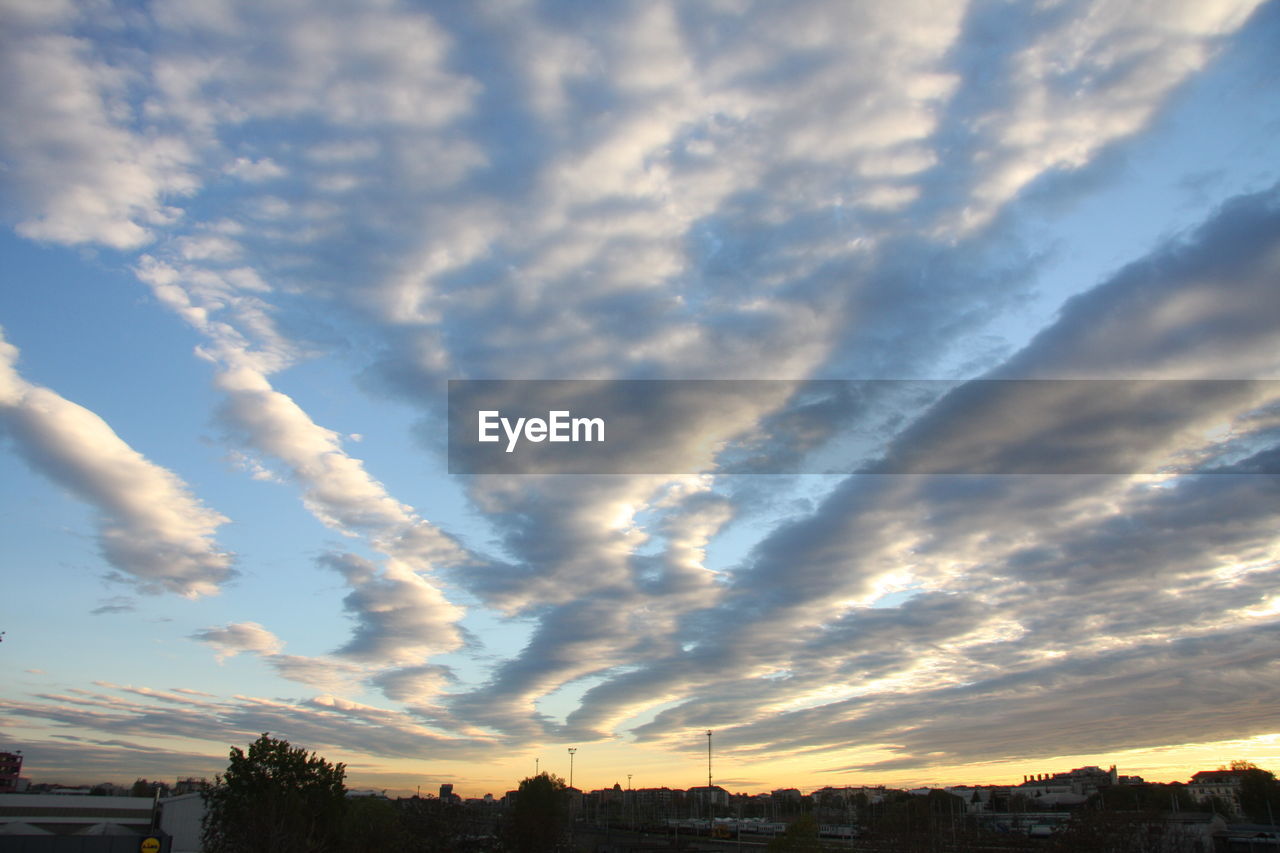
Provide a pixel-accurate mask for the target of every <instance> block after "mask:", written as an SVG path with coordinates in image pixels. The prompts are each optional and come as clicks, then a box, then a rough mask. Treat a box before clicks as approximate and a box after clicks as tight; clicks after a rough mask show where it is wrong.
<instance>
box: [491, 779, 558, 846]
mask: <svg viewBox="0 0 1280 853" xmlns="http://www.w3.org/2000/svg"><path fill="white" fill-rule="evenodd" d="M569 829H570V827H569V792H568V788H567V786H566V785H565V783H564V780H563V779H561V778H560V777H559V776H554V775H552V774H549V773H539V774H538V775H537V776H530V777H529V778H527V779H522V780H521V781H520V787H519V789H518V791H517V793H516V802H515V805H514V806H513V807H512V809H511V815H510V818H509V819H508V822H507V826H506V832H505V835H506V836H507V843H508V845H509V846H510V847H511V848H512V849H514V850H518V851H520V853H554V851H557V850H562V849H566V848H567V845H568V838H569Z"/></svg>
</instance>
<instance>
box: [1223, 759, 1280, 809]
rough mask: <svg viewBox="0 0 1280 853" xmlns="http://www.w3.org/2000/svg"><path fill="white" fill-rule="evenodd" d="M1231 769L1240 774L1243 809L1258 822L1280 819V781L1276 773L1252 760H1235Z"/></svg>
mask: <svg viewBox="0 0 1280 853" xmlns="http://www.w3.org/2000/svg"><path fill="white" fill-rule="evenodd" d="M1231 769H1232V770H1235V771H1236V772H1238V773H1239V774H1240V809H1241V811H1243V812H1244V813H1245V814H1246V815H1248V816H1249V819H1250V820H1253V821H1257V822H1258V823H1273V822H1275V821H1277V820H1280V782H1277V781H1276V775H1275V774H1274V773H1272V772H1271V771H1270V770H1263V769H1262V768H1261V767H1259V766H1258V765H1256V764H1254V763H1253V762H1251V761H1233V762H1231ZM1268 807H1269V808H1268Z"/></svg>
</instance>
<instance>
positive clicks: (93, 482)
mask: <svg viewBox="0 0 1280 853" xmlns="http://www.w3.org/2000/svg"><path fill="white" fill-rule="evenodd" d="M17 360H18V349H17V347H15V346H13V345H12V344H10V343H8V342H7V341H5V340H4V338H3V335H2V333H0V424H2V425H3V427H4V430H5V433H6V434H7V435H8V436H9V437H10V438H11V439H12V440H13V442H14V444H15V446H16V448H17V449H18V451H19V452H20V453H21V454H22V456H23V458H24V459H25V460H26V461H27V463H28V464H30V465H31V466H32V468H34V469H35V470H37V471H39V472H40V473H41V474H43V475H45V476H46V477H48V478H49V479H51V480H53V481H54V482H56V483H58V484H59V485H61V486H63V487H64V488H66V489H67V490H68V491H70V492H71V493H72V494H74V495H75V496H76V497H78V498H79V499H81V500H82V501H84V502H86V503H88V504H90V505H91V506H93V507H94V508H95V509H96V510H98V513H99V515H100V518H101V521H100V523H99V528H98V545H99V548H100V549H101V551H102V555H103V557H104V558H105V559H106V560H107V561H108V562H109V563H111V565H113V566H114V567H116V568H117V569H119V570H120V571H121V572H123V573H124V575H125V576H127V577H128V578H129V580H130V581H131V582H132V583H134V584H135V585H136V586H137V587H138V589H139V590H141V591H143V592H147V593H156V592H160V591H167V592H176V593H178V594H180V595H185V596H188V597H196V596H200V595H211V594H213V593H215V592H217V590H218V587H219V586H220V585H221V584H222V583H225V582H226V581H227V580H229V579H230V578H231V577H233V576H234V574H235V572H234V570H233V569H232V557H231V555H230V554H229V553H227V552H225V551H223V550H221V549H220V548H218V546H217V543H216V541H215V539H214V534H215V533H216V531H217V529H218V528H219V527H220V526H222V525H223V524H225V523H226V522H227V518H226V517H225V516H223V515H221V514H220V513H217V512H215V511H213V510H211V509H209V508H208V507H205V506H204V505H203V504H201V503H200V502H199V501H198V500H196V498H195V497H194V496H193V495H192V494H191V492H190V490H189V488H188V487H187V485H186V484H185V483H184V482H183V481H182V480H181V479H180V478H178V476H177V475H175V474H173V473H172V472H171V471H169V470H167V469H165V468H162V467H160V466H158V465H156V464H155V463H153V462H150V461H149V460H147V459H146V458H145V457H144V456H143V455H142V454H141V453H139V452H138V451H136V450H134V449H133V448H132V447H130V446H129V445H128V444H126V443H125V442H124V441H123V440H122V439H121V438H120V437H119V436H118V435H116V434H115V432H114V431H113V430H112V429H111V427H110V426H109V425H108V424H107V423H106V422H105V421H104V420H102V418H100V417H98V416H97V415H95V414H94V413H93V412H91V411H89V410H88V409H86V408H84V407H83V406H79V405H76V404H75V403H73V402H71V401H70V400H67V399H65V398H64V397H62V396H60V395H59V394H58V393H57V392H55V391H52V390H50V389H48V388H44V387H41V386H39V385H33V384H32V383H30V382H27V381H26V380H25V379H23V378H22V377H21V375H19V374H18V372H17V369H16V364H17Z"/></svg>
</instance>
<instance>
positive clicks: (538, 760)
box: [533, 758, 542, 776]
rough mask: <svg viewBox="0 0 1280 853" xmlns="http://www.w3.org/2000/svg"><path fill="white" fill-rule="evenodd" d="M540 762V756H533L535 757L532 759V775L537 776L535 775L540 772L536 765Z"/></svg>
mask: <svg viewBox="0 0 1280 853" xmlns="http://www.w3.org/2000/svg"><path fill="white" fill-rule="evenodd" d="M541 763H542V759H541V758H535V759H533V775H534V776H537V775H538V774H539V773H540V772H541V771H540V770H539V769H538V765H539V764H541Z"/></svg>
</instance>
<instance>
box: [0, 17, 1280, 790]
mask: <svg viewBox="0 0 1280 853" xmlns="http://www.w3.org/2000/svg"><path fill="white" fill-rule="evenodd" d="M1278 42H1280V2H1277V0H1271V2H1261V0H1216V2H1198V1H1197V2H1192V0H1185V1H1184V0H1178V2H1167V0H1158V1H1157V0H1151V1H1150V2H1136V0H1135V1H1134V2H1114V0H1113V2H1106V0H1062V2H1053V3H1033V4H1007V3H1001V2H980V1H978V0H975V2H969V3H935V2H930V0H905V2H904V0H894V2H891V3H890V2H868V3H859V4H848V3H843V2H823V0H813V2H807V3H801V4H793V3H786V4H782V3H777V4H775V3H769V2H763V0H761V1H760V2H753V0H742V2H738V0H725V2H714V3H708V4H705V5H702V4H699V5H696V6H690V5H688V4H682V3H679V2H634V3H629V2H627V3H618V4H609V5H595V4H577V3H572V2H565V1H563V0H498V2H492V3H478V4H466V5H462V6H459V5H458V4H447V3H437V2H430V0H422V1H421V2H419V0H333V2H331V3H328V4H326V5H325V6H324V8H323V11H319V12H317V11H315V10H313V9H311V8H310V7H309V6H308V4H304V3H301V2H299V0H271V2H258V0H253V2H251V0H208V2H202V3H199V4H194V3H187V2H182V0H101V2H97V0H94V2H88V0H85V2H75V0H56V2H51V1H50V0H0V80H3V84H4V85H3V86H0V92H2V93H3V94H0V104H2V106H0V109H3V115H4V116H5V119H4V121H3V122H0V213H2V214H3V221H4V227H3V229H0V257H2V258H3V264H0V567H2V571H3V581H2V583H3V588H2V591H0V631H3V632H4V633H3V635H2V636H0V640H2V642H0V685H3V687H0V750H14V749H18V750H22V751H23V752H24V754H26V755H27V756H28V763H29V766H30V769H31V772H32V773H37V772H38V773H42V774H43V773H45V772H46V771H45V770H41V769H40V768H51V770H50V771H48V772H62V770H66V771H69V770H72V769H77V768H78V769H79V770H81V771H83V772H85V773H91V772H99V771H102V772H105V771H107V770H108V769H110V768H123V767H134V768H137V769H136V773H137V775H139V776H147V777H148V778H151V777H152V776H163V777H164V778H175V777H184V776H198V775H212V773H215V772H218V771H219V770H220V769H222V767H224V766H225V758H226V753H227V750H228V748H229V747H231V746H233V745H234V746H243V745H245V744H247V743H248V742H250V741H251V740H252V739H253V738H255V737H256V736H257V735H258V734H259V733H261V732H271V733H272V734H273V735H276V736H278V737H282V738H285V739H287V740H289V741H290V742H292V743H294V744H295V745H299V746H303V747H305V748H306V749H308V750H314V751H315V752H317V753H319V754H321V755H325V756H326V757H327V758H329V759H330V760H332V761H343V762H345V763H347V764H348V767H349V778H350V779H352V780H359V781H358V786H359V787H369V788H378V789H382V788H389V789H395V790H412V789H413V787H414V785H416V784H421V783H422V782H423V780H424V779H435V780H438V781H440V782H445V781H447V782H452V783H454V784H455V785H457V789H458V790H459V791H460V792H463V793H464V795H468V796H469V795H472V794H473V793H474V794H483V793H486V792H491V793H496V790H497V789H498V788H499V787H502V786H506V787H502V789H503V790H506V788H507V787H510V786H511V785H512V784H513V782H515V781H518V780H519V779H521V778H524V777H525V776H528V775H530V773H531V772H532V771H533V769H534V768H535V766H540V767H541V769H542V770H547V771H550V772H554V773H556V774H557V775H562V776H564V777H565V778H566V779H568V778H569V775H570V761H571V760H574V758H575V757H576V762H577V763H576V765H575V766H574V768H573V771H572V772H573V775H574V776H575V779H576V781H577V782H578V787H579V788H582V787H584V786H590V787H593V788H598V787H607V786H611V785H612V784H613V783H614V782H618V781H620V779H618V778H612V779H610V778H607V776H608V774H610V773H614V772H615V770H614V768H616V769H617V770H616V773H617V774H620V776H621V778H622V779H625V778H626V777H627V776H628V774H631V775H632V776H633V777H634V779H635V780H636V786H637V787H639V786H640V782H641V781H643V780H652V779H659V778H661V779H664V780H667V783H668V784H678V785H684V786H685V787H688V786H689V785H694V784H697V782H698V780H699V779H705V778H706V772H707V768H706V764H705V762H706V759H707V754H706V751H707V747H708V744H707V742H706V738H705V735H704V733H705V732H707V731H713V732H714V755H713V758H714V768H713V769H714V773H713V776H712V778H713V779H715V780H719V779H721V778H723V779H726V780H738V781H735V782H734V784H741V785H743V786H744V787H749V786H750V785H751V784H752V783H753V782H755V781H763V780H776V781H771V782H769V784H771V785H774V786H776V787H796V788H802V789H811V788H820V787H823V786H824V785H827V784H836V780H845V779H857V780H868V781H869V782H871V783H875V784H880V783H884V784H895V785H896V784H899V783H902V786H903V787H915V786H916V785H915V784H907V783H921V784H925V783H946V782H948V781H951V780H961V779H967V780H969V781H971V782H976V781H982V780H998V779H1000V778H1017V777H1018V775H1019V771H1018V770H1017V769H1016V768H1033V767H1034V768H1043V769H1044V770H1045V771H1048V770H1055V769H1064V770H1065V769H1069V768H1070V767H1079V766H1085V765H1090V764H1096V763H1099V757H1100V756H1107V758H1106V762H1105V763H1106V764H1113V763H1114V764H1117V765H1119V766H1121V767H1122V768H1125V769H1126V772H1132V773H1135V774H1136V775H1141V776H1144V777H1147V778H1149V779H1155V780H1165V779H1169V780H1171V779H1175V778H1183V779H1185V778H1187V777H1188V776H1189V775H1190V774H1191V773H1193V772H1195V771H1197V770H1202V769H1212V768H1214V767H1217V766H1218V765H1220V764H1223V763H1226V762H1229V761H1232V760H1237V759H1239V760H1248V761H1253V762H1255V763H1256V764H1258V765H1260V766H1262V767H1280V711H1277V710H1276V709H1277V708H1280V534H1278V533H1277V525H1276V518H1277V514H1276V507H1277V506H1280V300H1277V299H1276V298H1275V291H1276V282H1277V281H1280V161H1277V158H1276V157H1275V139H1276V138H1277V134H1278V133H1280V97H1277V94H1280V80H1277V76H1276V67H1275V60H1274V45H1275V44H1276V43H1278ZM456 380H471V381H472V384H471V385H470V386H467V387H470V388H475V387H480V389H481V390H482V391H487V390H488V389H489V388H490V386H488V385H485V384H484V383H482V382H475V381H476V380H599V381H600V383H612V384H599V385H594V384H593V385H592V388H593V389H595V390H596V391H599V392H600V393H599V394H597V395H596V396H592V397H587V396H585V394H586V392H585V391H583V390H582V389H583V388H584V387H586V385H587V384H591V383H584V384H581V385H579V384H576V383H563V382H561V383H554V382H547V383H525V384H520V385H518V386H516V389H515V392H514V397H510V398H507V399H506V400H505V401H504V404H503V406H501V407H499V406H497V405H496V404H495V405H493V406H492V407H489V408H486V407H488V406H490V404H489V403H488V402H486V400H487V399H488V398H486V397H484V396H483V394H480V395H479V396H478V397H473V398H472V399H473V401H474V400H479V401H480V402H481V403H483V404H484V405H482V406H480V410H481V411H482V412H488V411H492V412H493V415H492V417H491V419H489V420H484V419H483V418H488V417H489V416H487V415H483V416H482V420H481V422H480V439H479V440H485V441H487V438H485V429H486V424H488V425H489V426H488V428H489V429H490V435H491V436H492V437H494V438H495V439H496V437H497V436H498V435H499V434H501V431H502V429H504V427H502V426H501V424H503V423H505V424H507V427H506V428H508V429H509V432H508V434H509V435H512V436H514V435H515V434H516V433H515V430H517V429H518V428H517V427H515V426H513V424H515V423H516V422H517V421H515V420H507V421H503V420H502V417H505V416H506V415H501V416H500V415H499V413H498V412H499V408H501V409H502V411H503V412H506V413H507V414H509V415H511V416H512V418H514V417H516V415H517V413H516V412H515V408H513V407H515V406H516V405H517V404H519V405H525V406H529V407H531V408H529V409H528V411H524V410H522V411H521V412H519V413H518V414H519V416H521V417H525V416H528V415H529V414H530V412H533V413H536V414H538V416H539V417H545V418H546V419H547V420H546V422H544V423H543V424H542V427H546V426H547V424H551V425H552V428H553V429H554V427H555V424H556V423H561V424H569V426H566V427H565V428H566V429H571V428H572V423H574V422H573V421H569V420H562V421H557V420H556V419H557V418H558V417H561V416H560V415H557V414H556V413H558V412H563V413H564V414H563V418H565V419H567V418H569V414H568V413H569V412H570V411H571V410H572V412H573V415H574V416H575V417H580V418H583V420H581V421H580V425H582V426H584V427H586V426H590V427H591V429H592V430H593V431H592V432H591V437H592V441H593V442H594V443H593V445H592V451H593V452H595V451H599V450H601V449H602V448H603V450H604V451H606V452H607V453H606V455H602V456H600V457H599V458H600V459H602V460H605V461H604V462H600V463H599V464H600V465H602V466H605V462H607V463H608V465H607V466H605V467H601V468H598V469H593V468H591V467H590V465H586V466H585V467H586V473H573V474H566V473H562V472H563V471H575V470H580V469H579V468H575V463H581V461H582V460H583V459H587V458H591V459H593V460H594V459H595V458H597V457H587V456H586V455H585V454H586V453H587V452H588V451H587V448H586V446H585V445H584V446H582V447H578V446H576V445H572V444H562V445H557V446H556V448H555V449H556V451H557V453H559V452H560V451H561V450H563V451H564V452H563V453H561V454H560V456H558V457H554V458H553V457H552V456H550V455H548V456H542V457H539V456H534V457H530V456H522V455H520V454H518V453H514V452H513V453H511V454H510V458H508V454H507V453H506V451H508V450H511V451H514V450H515V445H516V441H515V440H514V438H512V439H510V440H509V441H508V442H507V443H506V444H503V443H501V442H498V441H495V442H494V444H493V445H492V446H493V447H494V448H496V449H497V452H496V454H495V458H499V459H500V460H501V461H503V464H508V463H510V465H511V466H513V467H509V468H504V469H501V470H503V471H504V473H488V474H486V473H480V474H476V473H458V472H459V471H464V470H465V471H471V470H476V469H473V468H468V467H466V466H463V465H462V464H461V462H460V461H459V460H458V459H457V458H456V456H457V454H456V453H455V451H456V450H457V447H456V446H451V445H450V442H451V440H454V433H453V432H451V431H450V430H451V426H456V425H451V423H450V416H451V411H450V403H451V389H452V390H453V391H455V392H457V393H458V394H459V395H460V396H461V391H459V390H458V389H459V388H462V387H463V386H462V385H458V384H454V385H453V386H451V385H450V383H451V382H456ZM695 380H697V381H699V382H705V380H735V381H740V380H751V381H752V382H753V383H754V384H749V385H748V384H742V385H738V384H734V383H723V384H722V385H721V386H717V387H721V388H722V390H723V393H721V392H715V393H712V392H709V391H708V390H707V389H708V388H709V387H711V386H709V385H707V384H698V382H695ZM824 381H825V382H826V384H824ZM842 383H844V384H842ZM859 383H863V384H859ZM742 388H749V393H747V392H744V391H742V390H741V389H742ZM521 394H526V395H528V397H527V398H525V397H521V396H520V395H521ZM538 395H542V396H538ZM588 401H589V403H590V408H587V407H586V406H587V402H588ZM508 404H509V405H508ZM577 404H581V405H577ZM524 423H525V425H526V426H525V427H522V428H523V432H522V433H520V435H521V436H522V437H521V441H522V442H523V446H522V450H521V453H524V452H525V450H527V449H529V448H532V449H533V450H539V449H547V448H551V447H552V445H551V442H547V443H545V444H543V443H541V442H540V441H539V433H538V429H540V428H541V427H540V428H534V429H532V430H531V429H530V428H529V427H528V426H527V425H528V421H527V420H526V421H525V422H524ZM597 427H598V430H597V429H596V428H597ZM455 432H456V431H455ZM485 446H486V447H489V445H488V444H486V445H485ZM517 457H518V460H517V461H514V462H513V461H512V460H513V459H516V458H517ZM548 460H550V461H548ZM557 460H558V461H557ZM455 463H458V464H455ZM591 464H596V463H595V462H592V463H591ZM560 465H563V467H557V466H560ZM571 748H573V749H578V750H580V751H579V752H578V753H576V756H574V754H573V753H570V752H569V750H570V749H571ZM59 768H61V769H62V770H58V769H59ZM606 768H608V769H606ZM77 775H80V774H79V773H77ZM413 780H417V781H413ZM850 784H858V783H854V782H851V783H850Z"/></svg>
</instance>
